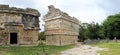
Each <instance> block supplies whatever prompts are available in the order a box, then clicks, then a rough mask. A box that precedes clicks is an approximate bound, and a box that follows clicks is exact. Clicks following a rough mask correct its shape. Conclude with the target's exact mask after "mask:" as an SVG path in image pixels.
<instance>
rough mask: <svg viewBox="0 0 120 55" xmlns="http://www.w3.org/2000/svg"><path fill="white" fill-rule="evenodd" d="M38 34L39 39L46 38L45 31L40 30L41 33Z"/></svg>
mask: <svg viewBox="0 0 120 55" xmlns="http://www.w3.org/2000/svg"><path fill="white" fill-rule="evenodd" d="M38 36H39V40H40V39H41V40H45V33H44V31H43V32H40V33H39V34H38Z"/></svg>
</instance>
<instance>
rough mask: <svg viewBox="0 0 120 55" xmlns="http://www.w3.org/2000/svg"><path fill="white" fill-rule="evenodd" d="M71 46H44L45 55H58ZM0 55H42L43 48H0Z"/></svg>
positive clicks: (71, 46)
mask: <svg viewBox="0 0 120 55" xmlns="http://www.w3.org/2000/svg"><path fill="white" fill-rule="evenodd" d="M73 47H74V46H73V45H67V46H61V47H60V46H44V48H45V52H46V53H47V55H51V54H53V53H54V54H55V55H58V54H59V52H60V51H63V50H66V49H70V48H73ZM0 55H43V46H34V47H21V46H16V47H15V46H9V47H2V46H0Z"/></svg>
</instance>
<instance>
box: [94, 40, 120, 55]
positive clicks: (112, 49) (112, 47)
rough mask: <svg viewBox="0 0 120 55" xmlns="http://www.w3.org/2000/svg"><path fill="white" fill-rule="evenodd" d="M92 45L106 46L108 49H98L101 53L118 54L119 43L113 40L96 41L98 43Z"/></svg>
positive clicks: (119, 52) (106, 54)
mask: <svg viewBox="0 0 120 55" xmlns="http://www.w3.org/2000/svg"><path fill="white" fill-rule="evenodd" d="M93 46H99V47H101V48H108V51H100V54H101V55H120V43H115V42H109V43H98V44H93Z"/></svg>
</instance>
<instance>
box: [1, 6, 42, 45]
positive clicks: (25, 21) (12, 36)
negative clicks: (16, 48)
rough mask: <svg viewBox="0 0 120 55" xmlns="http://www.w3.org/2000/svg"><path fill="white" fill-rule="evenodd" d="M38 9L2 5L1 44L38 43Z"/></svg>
mask: <svg viewBox="0 0 120 55" xmlns="http://www.w3.org/2000/svg"><path fill="white" fill-rule="evenodd" d="M39 16H40V13H39V12H38V10H35V9H31V8H26V9H21V8H16V7H9V5H0V45H12V44H15V45H37V44H38V43H37V40H38V32H39Z"/></svg>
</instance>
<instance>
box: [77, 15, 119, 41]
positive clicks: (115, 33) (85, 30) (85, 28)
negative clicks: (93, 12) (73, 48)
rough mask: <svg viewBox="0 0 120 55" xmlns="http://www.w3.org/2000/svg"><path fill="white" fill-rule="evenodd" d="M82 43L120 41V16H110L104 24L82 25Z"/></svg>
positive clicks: (80, 35) (80, 31) (80, 34)
mask: <svg viewBox="0 0 120 55" xmlns="http://www.w3.org/2000/svg"><path fill="white" fill-rule="evenodd" d="M78 38H79V40H80V41H83V40H85V39H98V38H99V39H106V38H108V39H114V38H116V39H120V14H115V15H111V16H108V17H107V19H106V20H104V22H103V23H102V24H98V23H94V22H91V23H80V28H79V36H78Z"/></svg>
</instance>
